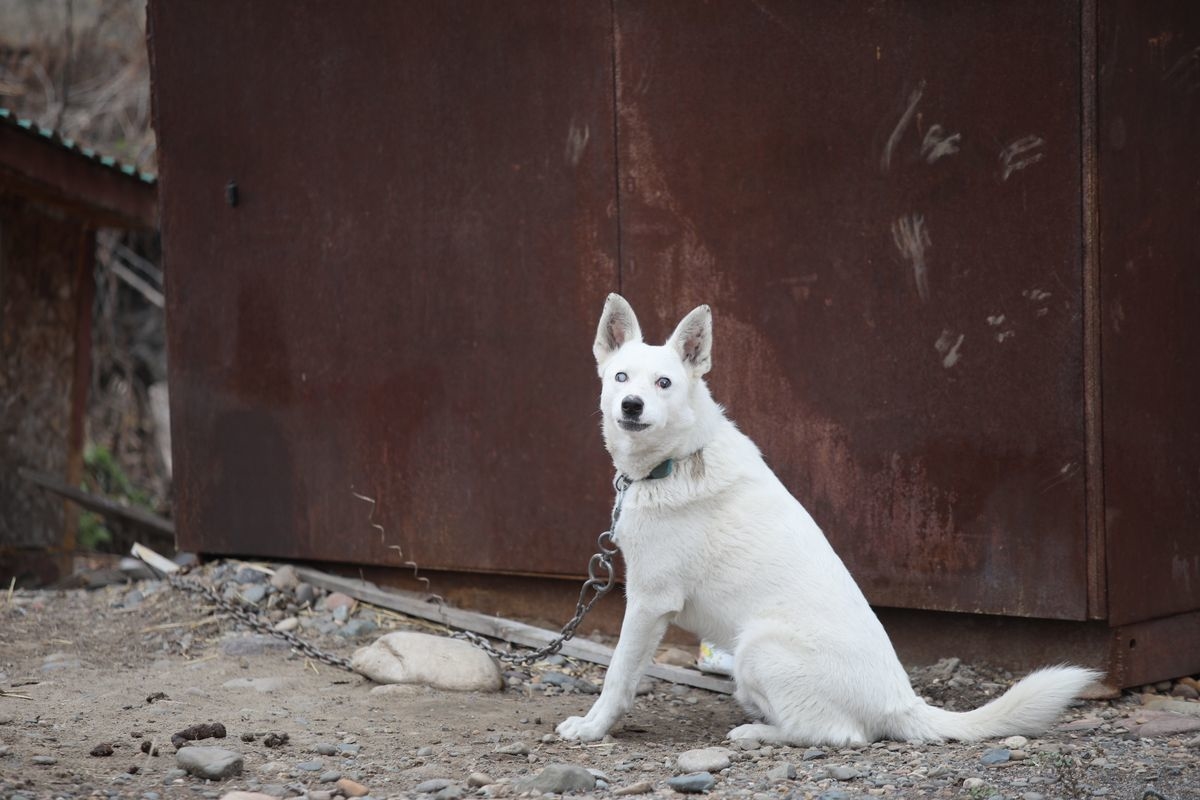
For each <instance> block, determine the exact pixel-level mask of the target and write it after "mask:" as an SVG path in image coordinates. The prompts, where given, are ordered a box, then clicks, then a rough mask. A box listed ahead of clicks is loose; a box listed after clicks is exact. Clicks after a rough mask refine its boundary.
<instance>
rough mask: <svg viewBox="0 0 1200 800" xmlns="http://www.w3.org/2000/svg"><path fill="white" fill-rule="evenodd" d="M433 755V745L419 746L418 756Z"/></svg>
mask: <svg viewBox="0 0 1200 800" xmlns="http://www.w3.org/2000/svg"><path fill="white" fill-rule="evenodd" d="M431 755H433V748H432V747H418V748H417V758H428V757H429V756H431Z"/></svg>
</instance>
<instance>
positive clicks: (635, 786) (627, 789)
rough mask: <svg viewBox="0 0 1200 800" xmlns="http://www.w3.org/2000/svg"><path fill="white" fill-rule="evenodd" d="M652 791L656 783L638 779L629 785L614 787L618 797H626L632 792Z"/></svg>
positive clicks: (614, 792) (643, 792) (644, 792)
mask: <svg viewBox="0 0 1200 800" xmlns="http://www.w3.org/2000/svg"><path fill="white" fill-rule="evenodd" d="M652 791H654V784H652V783H650V781H638V782H637V783H631V784H629V785H628V786H622V787H621V788H619V789H613V794H615V795H617V796H618V797H624V796H626V795H631V794H646V793H648V792H652Z"/></svg>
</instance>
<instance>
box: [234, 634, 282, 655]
mask: <svg viewBox="0 0 1200 800" xmlns="http://www.w3.org/2000/svg"><path fill="white" fill-rule="evenodd" d="M290 647H291V645H289V644H288V643H287V642H285V641H284V640H283V639H278V638H276V637H274V636H268V635H267V634H265V633H252V634H249V635H248V636H235V637H232V638H229V639H226V640H224V641H223V642H221V653H222V655H227V656H258V655H262V654H263V653H267V652H278V651H280V650H287V649H289V648H290Z"/></svg>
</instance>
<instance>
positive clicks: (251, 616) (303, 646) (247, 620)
mask: <svg viewBox="0 0 1200 800" xmlns="http://www.w3.org/2000/svg"><path fill="white" fill-rule="evenodd" d="M167 581H168V582H169V583H170V584H171V586H173V587H175V588H176V589H182V590H183V591H185V592H191V593H192V594H198V595H202V596H203V597H205V598H207V599H208V600H209V601H210V602H211V603H213V604H214V605H216V606H217V607H219V608H221V609H224V610H225V611H228V612H229V614H230V616H232V617H233V618H234V619H236V620H237V621H238V622H241V623H243V624H244V625H247V626H249V627H250V628H253V629H254V630H256V631H261V632H262V633H266V634H270V635H271V636H274V637H276V638H278V639H283V640H284V641H285V642H287V643H288V644H290V645H291V646H292V647H294V648H295V649H297V650H299V651H300V652H301V653H303V654H304V655H306V656H309V657H310V658H314V659H316V660H317V661H320V662H322V663H324V664H328V665H329V666H331V667H337V668H338V669H344V670H346V671H348V672H355V671H356V670H355V669H354V667H352V666H350V659H348V658H342V657H341V656H335V655H332V654H331V653H326V652H325V651H324V650H321V649H320V648H317V647H314V646H313V645H311V644H309V643H308V642H306V641H304V640H303V639H300V638H299V637H297V636H295V635H293V634H292V633H291V632H289V631H281V630H277V629H276V628H275V626H274V625H272V624H271V621H270V620H268V619H266V618H265V617H263V616H262V615H261V614H260V613H259V612H258V610H257V609H256V608H253V607H252V606H247V605H245V604H243V603H240V602H235V601H232V600H226V599H225V598H224V597H222V596H221V595H220V594H218V593H217V591H216V590H215V589H213V588H212V587H210V586H206V585H204V584H203V583H200V581H198V580H196V579H195V578H189V577H187V576H185V575H181V574H179V573H173V574H171V575H168V576H167Z"/></svg>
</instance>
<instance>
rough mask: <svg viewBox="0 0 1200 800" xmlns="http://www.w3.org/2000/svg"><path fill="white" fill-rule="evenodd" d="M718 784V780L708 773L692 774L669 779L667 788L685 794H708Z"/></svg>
mask: <svg viewBox="0 0 1200 800" xmlns="http://www.w3.org/2000/svg"><path fill="white" fill-rule="evenodd" d="M716 783H717V781H716V778H714V777H713V776H712V774H711V773H708V772H690V773H688V774H687V775H676V776H675V777H673V778H668V779H667V786H670V787H671V788H672V789H674V790H675V791H677V792H683V793H685V794H694V793H696V792H707V791H708V790H709V789H711V788H712V787H713V786H715V785H716Z"/></svg>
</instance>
